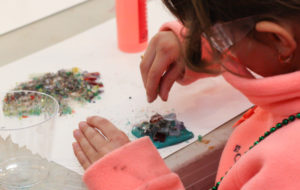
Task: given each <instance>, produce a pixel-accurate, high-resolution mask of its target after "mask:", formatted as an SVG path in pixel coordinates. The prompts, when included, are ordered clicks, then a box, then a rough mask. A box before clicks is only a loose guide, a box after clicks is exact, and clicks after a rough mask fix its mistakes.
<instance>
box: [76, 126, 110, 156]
mask: <svg viewBox="0 0 300 190" xmlns="http://www.w3.org/2000/svg"><path fill="white" fill-rule="evenodd" d="M79 129H80V130H81V132H82V133H83V135H84V136H85V137H86V139H87V140H88V141H89V143H90V144H91V145H92V147H93V148H94V149H95V150H96V151H99V150H100V149H101V147H102V146H103V145H104V144H106V143H107V140H106V139H105V138H104V137H103V135H101V134H100V133H99V131H97V130H96V129H94V128H92V127H91V126H89V125H88V124H87V123H86V122H80V123H79Z"/></svg>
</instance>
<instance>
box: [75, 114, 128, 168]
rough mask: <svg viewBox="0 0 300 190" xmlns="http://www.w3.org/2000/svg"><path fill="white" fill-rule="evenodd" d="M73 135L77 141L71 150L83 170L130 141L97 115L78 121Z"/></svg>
mask: <svg viewBox="0 0 300 190" xmlns="http://www.w3.org/2000/svg"><path fill="white" fill-rule="evenodd" d="M99 131H101V133H102V134H103V135H102V134H101V133H100V132H99ZM74 137H75V139H76V141H77V142H74V143H73V150H74V153H75V156H76V157H77V159H78V161H79V163H80V164H81V166H82V167H83V168H84V169H85V170H86V169H87V168H88V167H89V166H90V165H92V164H93V163H94V162H96V161H97V160H99V159H100V158H102V157H103V156H104V155H106V154H108V153H109V152H111V151H113V150H115V149H117V148H119V147H121V146H123V145H125V144H127V143H128V142H130V141H129V139H128V137H127V135H126V134H125V133H124V132H123V131H121V130H119V129H117V128H116V127H115V126H114V125H113V124H112V123H111V122H109V121H108V120H106V119H104V118H101V117H98V116H93V117H89V118H88V119H87V121H86V122H80V123H79V129H76V130H75V131H74Z"/></svg>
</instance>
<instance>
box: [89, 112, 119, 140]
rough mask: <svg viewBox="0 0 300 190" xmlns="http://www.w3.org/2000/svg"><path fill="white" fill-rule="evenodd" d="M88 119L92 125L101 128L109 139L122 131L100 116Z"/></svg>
mask: <svg viewBox="0 0 300 190" xmlns="http://www.w3.org/2000/svg"><path fill="white" fill-rule="evenodd" d="M86 121H87V124H89V125H90V126H92V127H95V128H97V129H99V130H100V131H101V132H102V133H103V135H104V136H105V137H107V138H108V139H111V138H113V136H114V135H115V134H117V133H119V132H120V130H119V129H118V128H116V127H115V126H114V124H112V123H111V122H110V121H108V120H107V119H104V118H102V117H99V116H92V117H89V118H87V120H86Z"/></svg>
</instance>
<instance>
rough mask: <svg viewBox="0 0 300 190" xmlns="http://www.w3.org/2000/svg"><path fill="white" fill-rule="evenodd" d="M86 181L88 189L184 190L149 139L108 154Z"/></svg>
mask: <svg viewBox="0 0 300 190" xmlns="http://www.w3.org/2000/svg"><path fill="white" fill-rule="evenodd" d="M83 180H84V182H85V183H86V185H87V187H88V189H89V190H100V189H105V190H106V189H109V190H120V189H122V190H146V189H147V190H161V189H164V190H184V187H183V185H182V183H181V181H180V179H179V177H178V176H177V175H176V174H175V173H172V172H171V171H170V169H168V168H167V166H166V165H165V163H164V161H163V160H162V159H161V157H160V155H159V153H158V152H157V150H156V148H155V147H154V145H153V144H152V142H151V140H150V139H149V138H148V137H145V138H141V139H139V140H137V141H134V142H131V143H129V144H127V145H125V146H123V147H121V148H119V149H117V150H115V151H113V152H112V153H110V154H108V155H106V156H105V157H103V158H102V159H101V160H99V161H98V162H96V163H95V164H93V165H92V166H91V167H90V168H89V169H88V170H87V171H86V173H85V174H84V176H83Z"/></svg>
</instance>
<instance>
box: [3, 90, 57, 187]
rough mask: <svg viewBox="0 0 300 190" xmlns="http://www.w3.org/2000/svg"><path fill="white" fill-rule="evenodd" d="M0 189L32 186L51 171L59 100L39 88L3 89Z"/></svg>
mask: <svg viewBox="0 0 300 190" xmlns="http://www.w3.org/2000/svg"><path fill="white" fill-rule="evenodd" d="M0 98H1V99H0V100H1V107H0V152H1V154H0V189H1V187H3V188H4V189H9V190H15V189H24V188H29V187H32V186H34V185H36V184H38V183H40V182H41V181H43V180H44V179H45V178H46V177H47V176H48V172H49V166H48V164H49V162H48V159H50V156H51V149H52V142H53V135H54V134H53V133H54V128H53V127H54V121H55V118H56V116H57V115H58V111H59V105H58V103H57V101H56V100H55V99H54V98H53V97H51V96H49V95H47V94H44V93H40V92H35V91H24V90H21V91H11V92H6V93H3V92H1V93H0Z"/></svg>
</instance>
